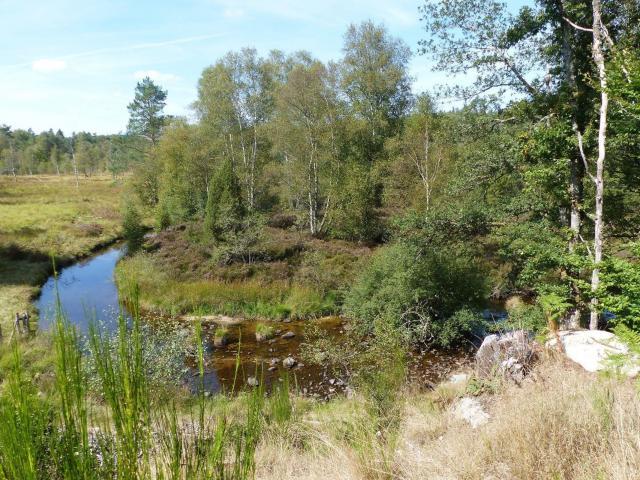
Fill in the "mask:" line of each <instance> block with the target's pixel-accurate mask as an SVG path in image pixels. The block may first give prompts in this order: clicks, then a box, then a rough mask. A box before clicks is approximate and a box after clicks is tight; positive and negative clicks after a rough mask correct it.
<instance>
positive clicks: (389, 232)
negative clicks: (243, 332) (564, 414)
mask: <svg viewBox="0 0 640 480" xmlns="http://www.w3.org/2000/svg"><path fill="white" fill-rule="evenodd" d="M467 3H468V2H451V3H446V4H443V5H438V4H426V5H425V6H424V7H423V8H422V10H421V12H422V14H423V18H422V20H423V23H424V27H425V29H426V33H427V34H428V35H425V40H424V41H423V42H422V44H421V45H420V47H419V54H423V55H430V56H431V57H432V59H433V60H434V61H435V62H436V68H438V69H440V70H443V71H448V72H450V73H451V74H459V73H461V72H474V73H475V81H474V82H473V83H468V84H467V85H461V86H458V87H455V88H451V89H449V91H439V92H437V93H433V92H432V93H429V94H427V93H422V94H418V95H416V94H414V93H413V92H412V91H411V88H410V85H411V79H410V76H409V73H408V61H409V58H410V56H411V54H412V53H411V48H410V47H409V46H408V45H406V44H405V43H404V42H403V41H402V40H401V39H399V38H394V37H393V36H392V35H390V34H389V33H388V32H387V31H386V29H385V28H384V26H381V25H376V24H374V23H372V22H364V23H361V24H359V25H352V26H351V27H349V29H348V30H347V32H346V33H345V36H344V46H343V57H342V58H341V59H340V60H338V61H336V62H331V63H329V64H323V63H322V62H320V61H318V60H316V59H314V58H313V56H312V55H311V54H310V53H307V52H297V53H292V54H284V53H282V52H279V51H273V52H271V53H270V54H269V55H268V56H266V57H261V56H259V55H258V53H257V51H256V50H255V49H252V48H245V49H242V50H240V51H238V52H230V53H228V54H227V55H226V56H224V57H223V58H221V59H219V60H218V61H216V62H215V63H214V64H213V65H212V66H210V67H207V68H206V69H205V70H204V71H203V73H202V75H201V77H200V80H199V83H198V98H197V100H196V102H194V104H193V108H194V111H195V113H196V115H197V119H198V121H197V122H196V123H190V122H187V121H186V120H184V119H179V118H177V119H172V120H171V121H165V120H164V118H163V117H162V106H163V105H164V101H165V98H166V92H165V91H164V90H162V88H161V87H159V86H157V85H155V84H154V83H153V82H152V81H151V80H146V81H145V82H142V83H140V84H139V85H138V88H137V91H136V101H135V103H136V104H137V105H139V107H138V106H135V107H134V108H133V109H132V110H131V112H132V120H131V123H130V127H133V128H134V129H133V130H132V131H131V134H135V131H136V129H137V134H138V135H140V136H144V138H146V139H147V150H146V152H145V156H144V161H143V162H142V163H141V164H140V165H139V166H137V167H136V168H135V171H134V175H133V178H132V190H133V192H134V193H135V194H136V198H135V199H134V198H133V197H132V199H130V200H129V202H130V208H131V209H134V210H135V209H136V208H140V209H143V210H144V212H145V214H148V215H152V216H153V217H154V218H155V225H156V227H157V228H158V229H160V230H167V229H169V230H172V227H173V226H176V225H182V227H183V228H185V230H184V232H183V233H179V234H177V236H178V237H180V238H181V239H182V240H184V241H185V242H186V244H187V245H189V247H188V248H187V249H186V250H184V251H183V252H182V253H181V252H180V251H178V250H177V249H176V250H172V251H171V255H172V260H169V261H167V260H166V258H165V257H166V255H165V256H163V255H162V252H163V251H164V249H163V248H161V249H160V251H159V252H156V253H154V254H151V255H149V256H147V257H145V258H144V259H140V260H139V263H140V265H137V266H136V265H134V264H133V263H130V266H131V268H128V269H126V272H125V273H126V275H124V276H126V277H127V278H130V277H132V278H134V279H137V280H138V281H139V283H141V284H142V283H144V282H145V281H146V282H148V283H154V281H157V282H161V280H160V279H161V278H163V277H162V275H153V276H152V277H153V278H152V279H146V280H144V279H138V278H137V277H136V275H135V271H136V267H138V269H139V270H140V272H144V271H145V269H146V268H157V269H159V270H164V271H165V273H167V270H169V271H168V273H169V276H170V277H171V278H180V279H181V280H190V281H191V280H195V279H197V278H203V277H204V278H216V276H218V277H220V276H221V275H222V276H223V277H224V279H226V280H228V279H230V278H232V279H234V280H241V281H250V280H251V279H252V278H254V277H261V276H262V277H268V279H269V280H273V279H274V277H277V276H280V277H284V278H286V280H287V282H288V284H289V285H294V286H298V287H300V288H301V289H305V288H307V289H309V288H311V289H313V290H314V293H315V296H318V294H320V296H323V297H324V298H321V299H316V301H315V306H314V307H312V310H313V308H317V309H318V311H317V312H313V311H309V312H307V313H328V312H324V311H323V310H325V309H327V310H328V311H335V312H338V311H341V310H344V311H345V312H348V314H349V315H350V316H353V317H354V318H356V319H357V321H359V322H363V323H364V324H365V325H363V326H364V327H365V329H367V328H369V329H370V328H371V327H372V325H373V323H374V320H375V319H379V318H385V319H386V320H385V321H388V322H391V323H393V324H394V325H395V326H396V327H398V328H400V329H401V330H402V332H403V335H405V336H407V337H408V338H413V340H414V341H419V342H420V341H422V342H429V341H434V340H436V341H440V343H442V344H446V343H448V342H450V341H451V340H453V339H455V338H460V337H462V336H463V335H464V334H465V333H469V332H470V331H473V328H474V325H475V324H476V323H477V322H476V321H475V320H474V317H477V314H476V313H474V312H477V311H478V310H479V309H481V308H482V307H483V306H486V305H487V302H490V301H498V302H499V301H504V300H505V299H507V298H509V297H510V296H514V295H517V296H519V297H521V298H523V299H525V300H526V301H525V302H524V305H523V306H522V307H521V310H522V312H519V315H520V316H522V318H526V321H528V322H533V324H532V325H531V327H535V328H536V329H541V328H545V327H547V326H548V324H549V322H552V323H558V322H560V323H562V324H563V325H565V326H566V325H574V326H575V325H583V326H590V327H591V328H597V327H598V326H599V325H600V326H603V325H604V324H605V323H606V321H607V320H608V322H609V324H610V325H611V326H614V325H617V324H620V325H623V326H627V327H631V328H635V327H636V325H635V322H636V321H637V319H636V317H637V313H638V310H637V308H638V304H637V302H638V299H637V298H636V293H637V292H636V291H635V288H636V286H635V281H636V280H637V279H638V278H639V277H638V274H639V273H640V271H638V269H637V266H636V262H635V259H636V254H637V253H638V252H637V246H636V245H635V244H634V241H635V240H636V239H637V233H638V230H637V229H638V220H639V218H638V216H637V211H638V201H639V200H640V198H639V197H638V189H637V185H638V184H637V181H636V179H637V175H638V168H639V167H640V165H639V164H638V152H637V145H638V143H637V142H638V135H637V129H638V123H637V122H638V107H637V94H638V92H637V87H638V82H639V80H640V79H639V78H638V74H637V65H638V63H637V62H638V57H637V47H638V41H639V39H638V27H637V21H636V20H637V15H638V6H637V5H635V4H634V2H615V4H613V3H611V4H604V5H603V6H602V9H603V10H602V13H601V20H599V22H602V25H604V26H605V27H602V28H603V29H604V30H603V32H604V33H603V34H602V38H600V37H598V41H599V42H600V43H599V44H598V45H595V44H594V43H593V42H594V41H595V40H594V38H593V37H594V36H593V35H590V34H589V32H590V31H592V30H594V29H591V30H589V29H587V27H584V28H582V27H580V26H581V25H590V24H592V23H593V21H592V20H591V17H592V12H591V11H590V9H587V8H585V6H584V4H583V3H582V2H576V3H575V4H573V3H570V2H560V3H558V2H542V3H541V5H540V6H539V8H538V9H532V8H523V9H522V10H521V11H520V13H519V15H518V16H516V17H513V18H511V17H509V16H508V15H507V13H506V12H505V11H504V10H501V9H500V5H499V4H494V3H491V2H490V3H489V4H488V7H487V14H486V15H480V16H478V15H476V13H474V12H475V10H474V9H473V8H471V7H472V6H473V5H475V4H473V5H471V4H467ZM489 7H490V8H489ZM567 19H569V20H567ZM589 22H591V23H589ZM578 27H580V28H578ZM585 29H586V30H585ZM595 31H597V29H595ZM596 53H598V55H596ZM601 57H602V58H601ZM598 59H601V60H602V62H600V60H598ZM599 62H600V63H599ZM603 62H604V63H603ZM452 96H454V97H455V98H461V99H464V105H463V106H461V107H459V108H455V109H453V110H445V109H442V108H439V107H438V105H439V104H441V100H442V99H443V98H449V97H452ZM132 105H133V104H132ZM151 119H153V120H151ZM136 205H137V206H136ZM134 217H135V215H134ZM134 230H135V229H134ZM292 231H298V232H306V234H308V235H307V236H304V237H296V239H293V238H292V235H291V233H290V232H292ZM175 236H176V235H173V237H175ZM173 237H172V240H169V239H166V242H165V244H172V242H174V241H175V238H173ZM301 238H302V240H300V239H301ZM314 239H320V240H322V242H317V241H315V243H314ZM336 241H342V242H346V244H343V248H342V249H343V250H344V249H346V250H347V251H344V252H343V251H340V252H339V253H338V252H336V251H335V250H336V249H335V248H333V247H334V245H335V244H334V243H332V242H336ZM161 243H162V242H161ZM289 243H290V245H289ZM274 244H278V246H279V247H280V248H274ZM344 245H348V246H344ZM165 246H166V245H165ZM380 246H382V248H378V247H380ZM354 247H363V248H366V250H367V252H368V253H369V252H371V254H372V255H371V261H368V262H367V263H366V265H362V266H361V268H362V270H363V272H362V274H361V275H360V276H358V277H357V278H356V276H355V275H354V273H355V272H354V269H353V268H352V267H350V266H349V265H347V264H349V263H350V265H351V266H352V265H355V263H354V262H355V261H356V259H355V257H362V254H361V252H356V253H354V252H353V251H351V252H350V251H348V250H350V249H353V248H354ZM167 248H170V247H167ZM338 250H340V249H338ZM374 250H375V252H374ZM452 252H455V255H451V253H452ZM180 255H183V256H184V257H185V258H183V259H182V260H183V261H179V260H177V259H176V256H180ZM194 256H195V258H200V257H201V259H202V260H201V261H197V262H196V261H195V260H194V261H192V262H189V261H188V259H187V258H186V257H190V258H191V259H192V260H193V259H194ZM283 261H284V263H285V264H286V268H284V267H283V266H282V265H281V264H282V262H283ZM124 263H125V265H126V264H127V262H124ZM167 263H171V264H172V265H171V266H167V265H166V264H167ZM160 264H164V265H160ZM195 264H197V265H195ZM340 265H342V268H340ZM143 266H144V268H143ZM279 267H282V268H279ZM278 268H279V270H278ZM123 269H125V268H124V267H123ZM308 270H313V271H314V275H308V274H307V273H305V272H307V271H308ZM341 270H342V271H343V273H344V274H341ZM143 276H144V275H143ZM309 277H314V278H309ZM221 278H222V277H221ZM346 286H350V288H346ZM154 288H155V289H156V290H159V291H163V290H164V289H162V288H161V285H158V284H156V285H149V289H150V290H153V289H154ZM169 290H173V289H169ZM163 295H164V294H163ZM291 295H294V296H297V297H300V296H303V297H304V294H302V293H299V292H298V293H297V294H296V293H295V292H293V293H291ZM168 296H169V297H171V294H168ZM192 297H193V295H192ZM203 297H210V295H209V292H208V291H205V292H203ZM142 298H143V299H144V298H145V289H144V288H143V289H142ZM175 300H176V299H173V298H172V299H171V301H172V302H173V304H174V307H175V305H176V303H178V304H180V301H179V300H178V301H175ZM263 300H264V299H263ZM298 300H300V299H298ZM265 301H269V300H265ZM309 302H311V303H314V302H313V301H312V300H310V299H308V302H307V303H309ZM150 303H151V304H153V303H154V302H153V299H150ZM157 303H158V302H157V301H156V304H157ZM209 303H212V302H209ZM285 303H286V302H285ZM189 306H190V307H192V308H195V307H198V306H200V307H202V306H204V307H205V309H208V310H220V308H222V307H221V306H212V305H207V302H206V301H205V300H204V298H202V299H198V298H192V299H191V301H190V303H189ZM290 307H291V305H290ZM519 308H520V307H519ZM302 310H304V309H302ZM182 313H185V312H182ZM211 313H220V312H216V311H213V312H211ZM228 313H232V312H228ZM301 314H304V312H302V313H301ZM551 317H553V320H551ZM476 326H477V325H476Z"/></svg>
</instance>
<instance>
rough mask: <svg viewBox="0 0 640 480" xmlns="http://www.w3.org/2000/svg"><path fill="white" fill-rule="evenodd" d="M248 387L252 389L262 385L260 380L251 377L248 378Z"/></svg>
mask: <svg viewBox="0 0 640 480" xmlns="http://www.w3.org/2000/svg"><path fill="white" fill-rule="evenodd" d="M247 385H249V386H250V387H257V386H258V385H260V382H258V379H257V378H256V377H249V378H247Z"/></svg>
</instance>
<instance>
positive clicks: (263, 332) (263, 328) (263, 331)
mask: <svg viewBox="0 0 640 480" xmlns="http://www.w3.org/2000/svg"><path fill="white" fill-rule="evenodd" d="M275 331H276V329H275V328H274V326H273V325H269V324H267V323H256V339H258V340H269V339H270V338H273V336H274V335H275Z"/></svg>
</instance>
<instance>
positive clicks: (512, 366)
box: [476, 330, 540, 383]
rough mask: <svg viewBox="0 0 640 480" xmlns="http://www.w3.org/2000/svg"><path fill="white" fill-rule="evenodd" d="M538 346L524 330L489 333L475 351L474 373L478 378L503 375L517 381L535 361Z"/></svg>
mask: <svg viewBox="0 0 640 480" xmlns="http://www.w3.org/2000/svg"><path fill="white" fill-rule="evenodd" d="M539 348H540V347H539V345H538V344H537V343H536V342H535V341H534V340H533V339H532V338H531V335H530V334H529V333H528V332H525V331H524V330H515V331H512V332H508V333H505V334H502V335H497V334H494V335H489V336H487V337H485V339H484V341H483V342H482V345H480V348H479V349H478V351H477V352H476V373H477V375H478V376H479V377H480V378H489V377H492V376H494V375H504V376H505V377H507V378H509V379H511V380H514V381H516V382H517V383H519V382H520V381H521V380H522V378H524V374H525V373H526V370H527V369H528V368H529V367H530V366H531V364H532V363H533V362H534V361H535V359H536V357H537V352H538V350H539ZM514 373H515V375H514Z"/></svg>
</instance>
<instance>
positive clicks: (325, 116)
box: [274, 62, 338, 235]
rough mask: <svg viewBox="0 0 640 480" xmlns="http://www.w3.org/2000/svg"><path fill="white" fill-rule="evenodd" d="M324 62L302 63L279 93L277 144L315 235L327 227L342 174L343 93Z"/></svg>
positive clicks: (276, 127) (275, 136) (275, 137)
mask: <svg viewBox="0 0 640 480" xmlns="http://www.w3.org/2000/svg"><path fill="white" fill-rule="evenodd" d="M331 85H332V82H331V80H330V78H329V72H328V70H327V68H326V67H325V66H324V65H323V64H322V63H320V62H313V63H311V64H310V65H297V66H295V67H294V68H293V69H292V70H291V71H290V72H289V74H288V76H287V81H286V83H285V84H284V85H282V86H281V87H280V88H279V89H278V92H277V97H276V101H277V106H278V117H277V119H276V125H275V126H274V130H275V134H274V142H275V143H276V148H277V150H278V151H280V152H281V154H282V156H283V158H284V161H285V164H286V165H288V166H289V167H290V174H291V175H292V176H293V177H295V178H296V179H297V182H296V184H295V185H296V187H297V188H300V189H301V191H302V192H303V195H304V197H305V198H306V209H307V219H308V225H309V231H310V233H311V234H312V235H318V234H320V233H321V232H323V230H324V229H325V225H326V220H327V218H328V214H329V211H330V208H331V185H332V182H333V180H334V175H336V174H337V167H338V165H337V161H338V159H337V150H336V148H335V145H334V143H333V142H334V140H335V128H336V115H337V110H338V99H337V92H335V91H334V90H333V89H331V88H330V87H331Z"/></svg>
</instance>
